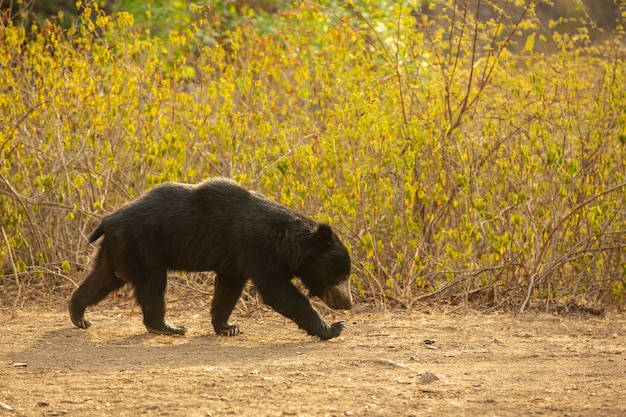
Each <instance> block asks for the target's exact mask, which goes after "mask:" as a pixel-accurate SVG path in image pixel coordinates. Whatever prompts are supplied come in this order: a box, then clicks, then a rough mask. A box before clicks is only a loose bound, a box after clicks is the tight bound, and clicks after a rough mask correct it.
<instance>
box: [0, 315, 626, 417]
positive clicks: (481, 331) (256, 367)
mask: <svg viewBox="0 0 626 417" xmlns="http://www.w3.org/2000/svg"><path fill="white" fill-rule="evenodd" d="M178 304H182V303H178ZM323 314H324V315H325V316H326V317H327V318H328V319H332V313H330V312H328V311H327V310H324V311H323ZM0 316H1V318H2V322H3V323H4V324H3V327H2V332H0V403H1V404H0V416H5V415H6V416H11V415H18V416H22V415H24V416H62V415H68V416H105V415H106V416H137V415H157V416H223V415H229V416H450V415H465V416H519V415H555V416H594V417H595V416H623V415H626V401H625V400H624V399H625V398H626V317H624V316H623V315H617V314H607V315H606V316H603V317H595V316H577V315H564V316H563V315H561V316H558V315H552V314H545V313H543V314H542V313H527V314H524V315H522V316H513V315H507V314H489V315H485V314H478V313H471V312H470V313H466V314H463V315H458V314H445V312H436V313H428V314H426V313H424V312H421V313H411V314H408V313H405V312H389V313H373V312H368V311H366V310H363V309H361V310H359V309H357V310H356V311H351V312H348V313H346V314H341V315H335V317H334V318H335V319H343V320H345V321H346V324H347V326H348V327H347V329H346V331H345V332H344V333H343V335H342V336H341V337H340V338H337V339H334V340H330V341H327V342H322V341H319V340H316V339H313V338H310V337H308V336H306V335H305V334H304V333H303V332H301V331H300V330H298V329H297V327H296V326H295V325H294V324H293V323H291V322H289V321H286V320H284V319H283V318H282V317H281V316H279V315H277V314H276V313H274V312H272V311H269V310H267V309H261V310H257V311H256V312H254V313H253V314H248V315H243V314H241V313H239V314H238V313H235V316H234V317H233V321H234V322H236V323H238V324H240V325H241V327H242V330H243V331H244V333H243V334H241V335H240V336H236V337H230V338H228V337H220V336H216V335H214V334H213V333H212V332H211V331H209V326H210V323H209V314H208V309H207V308H206V306H204V308H203V309H198V308H191V307H188V306H183V305H174V306H170V311H169V312H168V318H169V320H170V321H171V322H172V323H173V324H185V325H187V327H188V329H189V333H188V335H187V336H185V337H172V336H155V335H150V334H148V333H146V331H145V330H144V327H143V325H142V323H141V316H140V314H139V311H138V309H137V308H132V307H129V308H115V307H114V306H112V305H111V304H108V305H106V306H98V307H96V308H94V309H92V310H89V311H88V314H87V317H88V318H89V319H90V320H91V321H92V323H93V326H92V327H91V328H90V329H89V330H80V329H76V328H74V327H73V326H72V325H71V323H70V321H69V319H68V317H67V314H66V313H65V312H61V311H49V310H45V311H44V310H41V311H34V310H32V309H29V310H24V309H23V310H20V311H18V312H17V317H15V318H13V317H12V314H11V312H9V311H0ZM433 376H434V377H433ZM432 379H434V380H433V381H431V380H432Z"/></svg>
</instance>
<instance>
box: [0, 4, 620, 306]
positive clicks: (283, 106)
mask: <svg viewBox="0 0 626 417" xmlns="http://www.w3.org/2000/svg"><path fill="white" fill-rule="evenodd" d="M443 3H445V5H444V6H442V5H441V3H438V4H436V5H433V6H432V7H433V8H435V7H437V8H438V9H437V11H436V13H426V10H420V9H411V8H409V7H407V6H406V5H404V3H402V2H400V3H396V2H383V3H380V2H369V1H366V0H363V1H361V2H359V3H355V4H356V6H355V5H353V6H345V7H341V6H338V5H335V4H334V3H333V2H328V3H327V4H326V5H325V6H324V7H322V6H320V5H317V4H314V3H311V2H303V3H297V4H294V5H293V7H291V8H289V9H287V10H284V11H282V12H279V13H277V14H275V15H274V16H273V17H272V19H271V30H260V28H259V26H258V25H256V24H255V22H254V19H243V20H241V21H240V22H238V24H237V25H235V26H234V27H233V29H232V30H228V31H226V32H224V33H223V38H221V39H220V41H219V42H218V43H215V42H214V38H213V37H212V38H211V39H212V40H208V39H207V37H206V34H207V33H214V31H212V29H211V27H210V26H209V22H211V21H212V20H211V19H210V17H209V16H207V15H206V14H204V13H198V14H197V16H196V19H195V20H194V21H190V23H189V25H187V26H184V25H183V26H179V27H178V28H177V30H173V31H170V32H169V33H168V34H167V36H163V37H154V36H152V35H151V34H150V33H149V32H146V30H145V28H144V29H138V28H137V27H136V25H135V22H134V18H133V16H132V15H131V14H129V13H127V12H117V13H115V14H113V15H107V14H105V13H104V12H102V11H101V10H99V9H98V8H97V6H95V5H88V6H91V8H89V7H87V8H86V10H85V12H84V13H83V15H82V17H81V18H80V19H78V20H77V21H76V22H75V24H74V25H73V26H72V27H71V28H70V29H68V30H63V29H61V28H60V27H59V26H57V25H56V24H53V23H50V22H43V23H41V24H39V25H36V26H34V27H31V28H28V29H29V31H26V28H24V27H21V26H19V25H13V24H11V23H10V22H5V23H4V24H3V25H2V26H1V27H0V72H1V74H0V78H1V79H2V80H3V83H2V84H1V85H0V125H2V126H4V127H5V128H3V129H0V154H1V155H2V159H1V161H2V162H1V163H0V205H1V206H2V210H3V215H2V225H1V229H2V241H3V243H2V245H3V246H1V247H0V248H1V249H0V265H1V268H2V276H1V279H2V284H3V287H4V293H5V295H7V299H12V300H15V301H16V303H22V302H23V301H24V299H25V297H31V296H37V295H41V294H45V295H50V294H57V293H58V294H66V293H67V291H68V290H69V289H72V288H73V287H74V285H75V281H77V280H80V278H79V276H80V275H81V273H82V271H83V270H84V269H85V267H86V263H87V260H88V252H89V248H88V247H87V245H86V244H85V242H86V236H87V235H88V234H89V233H90V232H91V231H92V230H93V228H94V227H95V225H96V223H97V222H98V219H99V218H100V217H101V216H102V215H104V214H106V213H108V212H110V211H112V210H114V209H115V208H117V207H119V206H121V205H122V204H124V203H126V202H128V201H129V200H130V199H132V198H135V197H137V196H139V195H141V194H142V193H144V192H145V191H146V190H147V189H149V188H150V187H151V186H153V185H154V184H158V183H160V182H163V181H181V182H197V181H201V180H202V179H204V178H207V177H209V176H215V175H224V176H228V177H232V178H234V179H236V180H237V181H239V182H241V183H242V184H244V185H247V186H249V187H252V188H256V189H258V190H260V191H262V192H264V193H266V194H269V195H271V196H273V197H274V198H275V199H277V200H279V201H281V202H282V203H284V204H287V205H289V206H291V207H293V208H295V209H297V210H300V211H302V212H304V213H306V214H308V215H311V216H314V217H316V218H318V219H320V220H324V221H328V222H330V223H331V224H332V225H333V226H335V227H336V228H337V229H338V230H339V232H340V234H341V235H342V236H343V237H344V239H345V241H346V243H347V244H348V246H349V247H350V249H351V252H352V255H353V258H354V264H355V273H354V276H353V282H354V284H355V287H356V290H355V291H357V292H358V294H359V295H360V296H361V297H362V299H363V300H368V301H370V302H373V303H375V304H377V305H382V304H388V303H397V304H400V305H403V306H406V307H411V306H412V305H413V304H414V303H415V302H418V301H421V300H424V299H426V298H433V299H436V300H445V301H450V300H451V301H453V302H464V303H466V302H480V303H483V304H484V305H486V306H492V307H499V306H505V305H513V306H515V307H516V308H518V309H519V310H522V311H523V310H524V309H525V308H527V306H528V303H529V302H531V301H532V302H539V301H545V302H547V303H550V302H562V301H568V300H575V301H576V302H586V301H593V302H602V303H616V304H618V305H621V306H623V293H624V287H625V276H626V255H624V246H626V210H625V203H626V197H625V189H624V187H625V185H626V179H625V178H624V177H625V174H624V173H625V172H626V158H625V157H626V112H625V109H626V97H625V93H624V91H626V89H625V81H626V73H625V65H624V60H623V58H624V56H623V55H624V52H623V48H622V47H621V45H622V44H623V41H624V32H623V28H622V27H621V26H618V27H617V29H616V31H615V33H614V34H613V36H611V37H610V39H607V40H604V41H597V42H591V41H590V39H589V36H588V34H587V33H588V32H586V31H585V30H584V27H583V28H580V29H578V31H577V32H576V33H557V32H554V33H551V34H550V33H543V32H541V31H540V30H539V29H537V19H536V16H535V15H534V9H533V8H532V7H531V6H527V8H526V9H520V8H517V9H512V10H510V11H507V10H506V9H504V10H503V9H498V10H499V12H498V14H495V15H494V17H490V18H488V19H480V14H479V13H480V8H479V9H478V10H476V8H474V9H472V8H471V7H470V6H471V4H470V2H465V3H464V4H465V6H466V7H462V6H463V4H462V5H461V7H460V8H458V7H457V8H454V7H453V6H452V4H453V2H443ZM462 3H463V2H462ZM472 3H474V2H472ZM476 3H477V4H478V5H479V7H480V6H483V7H484V6H485V5H484V4H482V3H481V2H480V1H479V2H476ZM433 15H436V16H437V17H436V18H434V17H429V16H433ZM266 18H267V17H266ZM266 28H267V27H266ZM27 33H28V34H27ZM542 44H549V45H551V46H552V47H553V49H555V51H556V52H554V53H539V52H537V51H538V50H543V48H541V45H542Z"/></svg>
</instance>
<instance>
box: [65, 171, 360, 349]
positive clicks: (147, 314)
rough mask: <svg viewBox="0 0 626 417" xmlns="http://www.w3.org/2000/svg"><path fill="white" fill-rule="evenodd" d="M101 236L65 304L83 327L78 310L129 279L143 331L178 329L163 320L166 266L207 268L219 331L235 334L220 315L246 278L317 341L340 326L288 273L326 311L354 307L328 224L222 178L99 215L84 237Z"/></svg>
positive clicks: (160, 189)
mask: <svg viewBox="0 0 626 417" xmlns="http://www.w3.org/2000/svg"><path fill="white" fill-rule="evenodd" d="M103 235H104V239H103V240H102V244H101V246H100V249H99V251H98V254H97V256H96V260H95V264H94V267H93V270H92V271H91V273H90V274H89V276H88V277H87V278H86V279H85V281H84V282H83V283H82V284H81V285H80V286H79V287H78V289H76V291H75V292H74V293H73V294H72V297H71V299H70V301H69V312H70V317H71V320H72V322H73V323H74V324H75V325H76V326H77V327H80V328H83V329H86V328H88V327H89V326H90V324H91V323H90V322H89V321H87V320H85V317H84V314H85V308H86V307H88V306H92V305H95V304H97V303H98V302H100V301H101V300H102V299H104V298H105V297H106V296H107V295H108V294H109V293H111V292H112V291H114V290H116V289H118V288H120V287H122V286H123V285H124V284H126V283H130V284H132V286H133V287H134V292H135V297H136V299H137V302H138V304H139V305H140V306H141V310H142V312H143V320H144V324H145V325H146V328H147V329H148V331H149V332H151V333H156V334H166V335H171V334H184V333H185V331H186V328H185V327H184V326H181V327H175V326H171V325H169V324H167V323H166V322H165V289H166V286H167V271H168V270H179V271H215V274H216V276H215V292H214V296H213V300H212V303H211V323H212V324H213V328H214V329H215V332H216V333H217V334H219V335H225V336H233V335H237V334H239V333H240V329H239V327H238V326H237V325H234V324H230V323H229V322H228V318H229V317H230V314H231V312H232V311H233V308H234V307H235V304H236V303H237V300H238V299H239V296H240V295H241V292H242V291H243V288H244V286H245V284H246V282H247V281H248V280H251V281H252V282H253V283H254V285H255V286H256V288H257V290H258V291H259V293H260V294H261V297H262V298H263V302H264V303H266V304H268V305H269V306H271V307H272V308H273V309H274V310H276V311H277V312H279V313H280V314H282V315H283V316H285V317H287V318H289V319H291V320H293V321H294V322H295V323H296V324H297V325H298V326H299V327H300V328H301V329H303V330H305V331H306V332H307V333H308V334H309V335H312V336H317V337H319V338H320V339H324V340H327V339H331V338H333V337H337V336H339V334H340V333H341V331H342V330H343V329H344V325H343V323H342V322H338V323H334V324H332V325H328V324H326V323H325V322H324V320H322V319H321V318H320V316H319V314H318V313H317V311H316V310H315V309H314V308H313V307H312V306H311V304H310V303H309V300H308V299H307V297H305V296H304V295H303V294H302V293H301V292H300V291H299V290H298V289H297V288H296V287H295V286H294V285H293V283H292V279H293V278H294V277H298V278H300V280H301V282H302V283H303V284H304V286H305V287H306V288H307V289H308V290H309V296H317V297H319V298H320V299H322V301H324V302H325V303H326V304H327V305H328V306H329V307H330V308H332V309H337V310H339V309H350V308H352V295H351V293H350V281H349V275H350V256H349V254H348V250H347V249H346V247H345V246H344V245H343V243H341V241H340V240H339V238H338V237H337V234H336V233H335V232H334V231H333V230H332V229H331V227H330V226H329V225H327V224H324V223H318V222H316V221H314V220H311V219H309V218H307V217H305V216H302V215H300V214H298V213H296V212H294V211H292V210H290V209H289V208H287V207H285V206H283V205H281V204H278V203H276V202H274V201H272V200H270V199H268V198H266V197H264V196H263V195H261V194H259V193H256V192H252V191H248V190H247V189H245V188H243V187H241V186H239V185H238V184H236V183H235V182H233V181H230V180H228V179H224V178H215V179H210V180H207V181H205V182H202V183H200V184H197V185H189V184H179V183H165V184H162V185H159V186H157V187H155V188H153V189H152V190H151V191H149V192H148V193H147V194H145V195H144V196H143V197H141V198H139V199H137V200H135V201H133V202H131V203H130V204H128V205H126V206H124V207H122V208H120V209H119V210H117V211H115V212H113V213H112V214H110V215H108V216H106V217H104V218H103V219H102V222H101V223H100V225H99V226H98V227H97V228H96V230H95V231H94V232H93V233H92V234H91V236H90V237H89V241H90V242H94V241H96V240H97V239H99V238H100V237H101V236H103Z"/></svg>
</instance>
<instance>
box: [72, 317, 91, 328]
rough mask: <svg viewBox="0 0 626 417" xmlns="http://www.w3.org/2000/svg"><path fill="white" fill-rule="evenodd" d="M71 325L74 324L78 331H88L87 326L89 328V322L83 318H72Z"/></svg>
mask: <svg viewBox="0 0 626 417" xmlns="http://www.w3.org/2000/svg"><path fill="white" fill-rule="evenodd" d="M72 323H74V325H75V326H76V327H78V328H80V329H88V328H89V326H91V322H89V321H88V320H85V319H84V318H80V319H75V318H73V317H72Z"/></svg>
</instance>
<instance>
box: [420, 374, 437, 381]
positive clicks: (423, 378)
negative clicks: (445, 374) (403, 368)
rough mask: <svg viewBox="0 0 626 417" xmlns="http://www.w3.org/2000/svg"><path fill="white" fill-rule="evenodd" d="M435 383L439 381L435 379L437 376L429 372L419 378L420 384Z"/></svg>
mask: <svg viewBox="0 0 626 417" xmlns="http://www.w3.org/2000/svg"><path fill="white" fill-rule="evenodd" d="M435 381H439V378H437V376H436V375H435V374H432V373H430V372H425V373H424V374H423V375H422V376H421V377H420V382H421V383H422V384H430V383H431V382H435Z"/></svg>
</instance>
